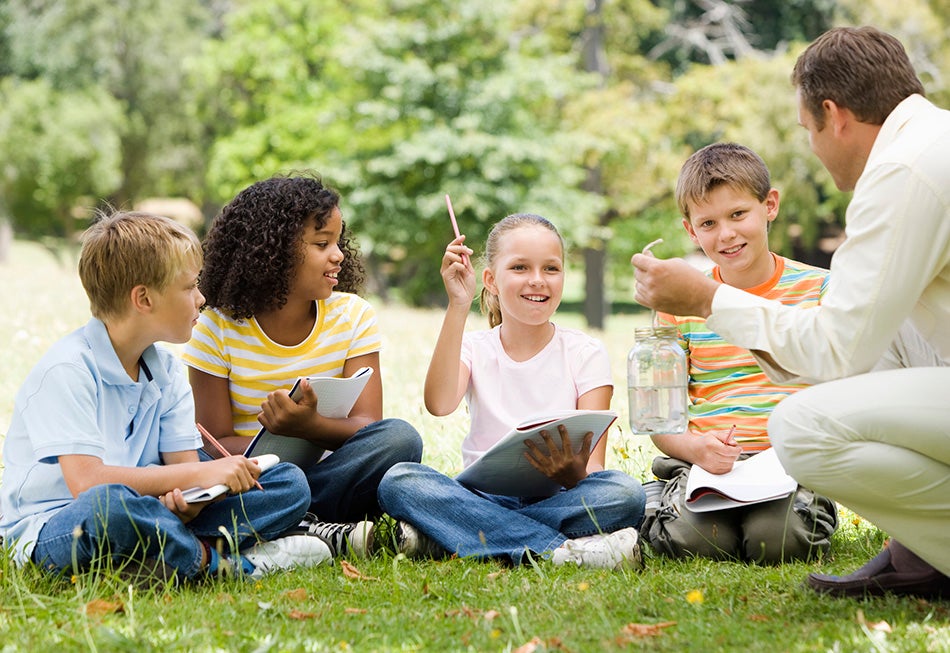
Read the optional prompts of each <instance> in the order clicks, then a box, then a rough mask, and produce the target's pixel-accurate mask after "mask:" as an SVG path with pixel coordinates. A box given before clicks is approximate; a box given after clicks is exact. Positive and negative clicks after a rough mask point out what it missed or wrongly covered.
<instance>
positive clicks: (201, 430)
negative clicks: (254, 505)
mask: <svg viewBox="0 0 950 653" xmlns="http://www.w3.org/2000/svg"><path fill="white" fill-rule="evenodd" d="M195 426H197V427H198V432H199V433H201V435H203V436H204V438H205V440H207V441H208V442H210V443H211V446H212V447H214V448H215V449H217V450H218V453H220V454H221V455H222V456H231V455H233V454H232V453H231V452H230V451H228V450H227V449H225V448H224V447H223V446H222V445H221V443H220V442H218V441H217V440H216V439H215V437H214V436H213V435H211V432H210V431H209V430H208V429H206V428H205V427H203V426H202V425H201V424H198V423H196V424H195ZM254 485H256V486H257V489H258V490H260V491H261V492H263V491H264V487H263V486H262V485H261V484H260V483H258V482H257V481H254Z"/></svg>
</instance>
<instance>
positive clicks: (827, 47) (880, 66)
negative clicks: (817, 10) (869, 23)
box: [792, 27, 924, 129]
mask: <svg viewBox="0 0 950 653" xmlns="http://www.w3.org/2000/svg"><path fill="white" fill-rule="evenodd" d="M792 84H794V85H795V87H796V88H798V90H799V93H800V95H801V100H802V104H803V105H804V107H805V108H806V109H807V110H808V112H809V113H810V114H811V115H812V117H813V118H814V120H815V124H816V127H817V128H818V129H822V128H824V110H823V109H822V103H823V102H824V101H825V100H831V101H832V102H834V103H835V104H837V105H838V106H839V107H844V108H847V109H849V110H850V111H851V112H852V113H854V115H855V117H856V118H857V119H858V120H859V121H861V122H864V123H869V124H872V125H881V124H883V123H884V120H885V118H887V116H888V115H890V113H891V111H893V110H894V107H896V106H897V105H898V104H900V103H901V101H903V100H904V99H905V98H907V97H908V96H910V95H913V94H914V93H918V94H920V95H923V94H924V85H923V84H922V83H921V81H920V79H918V77H917V73H916V72H914V67H913V66H912V65H911V63H910V59H909V58H908V57H907V52H906V51H905V50H904V46H903V45H901V42H900V41H898V40H897V39H896V38H894V37H893V36H891V35H890V34H887V33H885V32H882V31H881V30H879V29H877V28H874V27H838V28H835V29H831V30H829V31H827V32H825V33H824V34H822V35H821V36H819V37H818V38H817V39H815V40H814V41H813V42H812V43H811V45H809V46H808V48H806V49H805V51H804V52H803V53H802V54H801V56H800V57H798V61H796V62H795V68H794V69H793V70H792Z"/></svg>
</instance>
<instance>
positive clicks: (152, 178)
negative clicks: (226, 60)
mask: <svg viewBox="0 0 950 653" xmlns="http://www.w3.org/2000/svg"><path fill="white" fill-rule="evenodd" d="M5 13H6V16H7V21H8V22H7V30H6V39H7V44H8V47H9V52H10V66H9V67H10V69H11V70H12V72H13V73H14V74H15V75H16V76H17V77H19V78H21V79H25V80H34V79H40V78H42V79H43V80H45V81H46V82H47V83H48V84H49V85H50V86H51V88H53V89H55V90H56V91H58V92H62V93H74V92H75V93H80V94H86V95H89V96H91V95H98V94H99V93H100V92H105V93H107V94H109V95H110V96H111V97H112V98H113V99H114V100H115V102H116V103H118V106H120V107H121V108H122V112H123V114H124V116H125V119H124V121H123V125H122V127H123V129H122V131H121V132H120V134H119V135H120V138H121V171H122V177H121V183H120V184H119V186H118V188H115V189H114V190H113V193H112V195H111V198H110V199H111V200H112V202H113V203H114V204H116V205H118V206H124V205H127V204H128V203H129V202H131V201H132V200H135V199H138V198H141V197H143V196H146V195H149V194H154V193H163V192H165V193H168V192H174V191H178V192H181V191H186V192H187V191H199V190H200V189H201V184H200V179H201V177H200V175H199V176H198V179H199V183H198V184H197V185H196V184H194V183H193V182H192V181H191V180H193V179H194V178H195V175H194V173H195V169H196V168H198V169H200V168H201V166H202V165H203V164H202V161H201V155H200V153H199V152H198V151H197V150H196V149H195V148H194V146H193V145H192V143H193V142H194V141H195V140H197V139H195V138H194V137H195V132H194V129H195V124H194V123H193V122H191V121H189V120H187V117H188V114H187V108H188V102H187V97H186V88H185V87H184V79H185V78H184V69H183V65H182V62H183V60H184V59H185V58H186V57H187V56H188V55H189V53H190V52H193V51H195V50H196V48H197V45H198V43H199V41H200V38H201V37H202V36H203V35H204V32H205V31H206V30H207V29H208V24H209V19H208V15H207V13H206V12H205V11H204V10H203V8H202V4H201V3H195V2H192V1H191V0H164V1H163V2H161V3H154V2H146V1H145V0H109V1H105V0H70V1H69V2H45V1H43V0H21V1H19V2H11V3H8V4H7V5H6V8H5Z"/></svg>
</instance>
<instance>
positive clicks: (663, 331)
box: [633, 326, 679, 340]
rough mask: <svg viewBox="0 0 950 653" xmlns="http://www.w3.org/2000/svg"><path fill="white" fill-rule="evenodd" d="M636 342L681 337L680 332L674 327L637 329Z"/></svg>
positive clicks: (635, 330) (634, 333)
mask: <svg viewBox="0 0 950 653" xmlns="http://www.w3.org/2000/svg"><path fill="white" fill-rule="evenodd" d="M633 337H634V340H645V339H646V338H672V339H674V340H675V339H677V338H678V337H679V330H678V329H677V328H676V327H672V326H662V327H637V328H636V329H634V330H633Z"/></svg>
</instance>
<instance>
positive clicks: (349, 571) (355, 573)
mask: <svg viewBox="0 0 950 653" xmlns="http://www.w3.org/2000/svg"><path fill="white" fill-rule="evenodd" d="M340 567H341V568H342V569H343V575H344V576H346V577H347V578H350V579H352V580H379V579H378V578H376V577H375V576H367V575H365V574H364V573H363V572H362V571H360V570H359V569H357V568H356V567H355V566H354V565H352V564H351V563H349V562H347V561H346V560H340Z"/></svg>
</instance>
